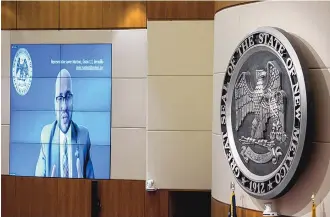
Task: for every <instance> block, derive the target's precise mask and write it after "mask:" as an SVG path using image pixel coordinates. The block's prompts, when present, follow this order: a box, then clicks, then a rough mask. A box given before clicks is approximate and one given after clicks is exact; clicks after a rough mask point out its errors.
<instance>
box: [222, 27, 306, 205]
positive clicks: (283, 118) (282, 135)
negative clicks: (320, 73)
mask: <svg viewBox="0 0 330 217" xmlns="http://www.w3.org/2000/svg"><path fill="white" fill-rule="evenodd" d="M220 117H221V118H220V123H221V131H222V139H223V148H224V152H225V156H226V158H227V160H228V163H229V166H230V168H231V171H232V172H233V175H234V177H235V178H236V181H237V182H238V183H239V185H240V186H241V188H243V189H244V190H245V191H246V192H247V193H249V194H250V195H252V196H253V197H255V198H258V199H272V198H276V197H279V196H282V195H283V194H284V193H286V191H287V190H288V188H290V186H289V184H290V181H291V180H292V178H293V177H294V175H295V174H296V172H297V167H298V164H299V161H300V159H301V157H302V151H303V148H304V143H305V134H306V127H307V126H306V125H307V93H306V85H305V77H304V73H303V68H302V66H301V62H300V60H299V58H298V55H297V53H296V51H295V50H294V48H293V46H292V44H291V43H290V41H289V40H288V38H287V37H286V33H285V32H284V31H283V30H279V29H276V28H272V27H261V28H259V29H257V30H256V31H255V32H253V33H251V34H249V35H248V36H246V37H245V38H244V39H243V40H242V41H241V43H240V44H239V45H238V46H237V48H236V49H235V51H234V53H233V55H232V56H231V57H230V61H229V65H228V67H227V71H226V74H225V78H224V83H223V87H222V94H221V105H220Z"/></svg>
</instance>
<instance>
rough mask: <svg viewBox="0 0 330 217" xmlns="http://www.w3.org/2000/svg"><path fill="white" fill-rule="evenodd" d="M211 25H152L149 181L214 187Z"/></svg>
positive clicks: (171, 185)
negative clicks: (212, 170) (212, 169)
mask: <svg viewBox="0 0 330 217" xmlns="http://www.w3.org/2000/svg"><path fill="white" fill-rule="evenodd" d="M213 34H214V33H213V21H150V22H148V56H149V57H148V66H149V67H148V78H147V80H148V99H147V101H148V102H147V179H153V180H155V184H156V187H158V188H167V189H211V138H212V137H211V128H212V66H213Z"/></svg>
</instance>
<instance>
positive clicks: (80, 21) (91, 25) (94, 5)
mask: <svg viewBox="0 0 330 217" xmlns="http://www.w3.org/2000/svg"><path fill="white" fill-rule="evenodd" d="M102 11H103V10H102V1H60V28H61V29H101V28H102Z"/></svg>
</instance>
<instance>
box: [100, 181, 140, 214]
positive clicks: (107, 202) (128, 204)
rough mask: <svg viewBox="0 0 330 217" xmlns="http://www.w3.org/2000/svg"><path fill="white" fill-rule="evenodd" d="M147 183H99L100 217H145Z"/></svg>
mask: <svg viewBox="0 0 330 217" xmlns="http://www.w3.org/2000/svg"><path fill="white" fill-rule="evenodd" d="M144 183H145V181H132V180H102V181H98V194H99V198H100V201H101V206H102V207H101V213H100V217H108V216H111V217H123V216H126V217H144V192H145V185H144Z"/></svg>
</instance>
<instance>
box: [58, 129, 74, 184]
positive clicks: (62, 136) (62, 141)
mask: <svg viewBox="0 0 330 217" xmlns="http://www.w3.org/2000/svg"><path fill="white" fill-rule="evenodd" d="M59 131H60V165H61V177H63V175H64V171H63V166H62V165H63V156H64V144H65V138H66V141H67V142H66V143H67V153H68V166H69V178H72V146H71V144H72V143H71V125H70V128H69V130H68V132H67V133H66V134H64V133H63V132H62V131H61V130H60V129H59Z"/></svg>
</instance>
